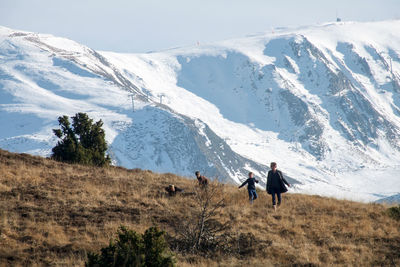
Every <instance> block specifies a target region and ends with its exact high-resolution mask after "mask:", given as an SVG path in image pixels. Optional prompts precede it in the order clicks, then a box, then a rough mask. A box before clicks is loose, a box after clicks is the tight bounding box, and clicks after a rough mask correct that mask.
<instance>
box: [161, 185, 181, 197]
mask: <svg viewBox="0 0 400 267" xmlns="http://www.w3.org/2000/svg"><path fill="white" fill-rule="evenodd" d="M165 191H167V192H168V195H169V196H170V197H172V196H176V193H177V192H182V191H183V189H181V188H179V187H177V186H175V185H173V184H170V185H169V186H167V187H165Z"/></svg>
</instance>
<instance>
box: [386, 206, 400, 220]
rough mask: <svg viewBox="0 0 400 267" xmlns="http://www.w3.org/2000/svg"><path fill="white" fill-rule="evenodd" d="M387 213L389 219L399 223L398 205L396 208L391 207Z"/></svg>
mask: <svg viewBox="0 0 400 267" xmlns="http://www.w3.org/2000/svg"><path fill="white" fill-rule="evenodd" d="M387 211H388V214H389V216H390V217H391V218H393V219H395V220H397V221H400V205H399V206H398V207H391V208H389V209H388V210H387Z"/></svg>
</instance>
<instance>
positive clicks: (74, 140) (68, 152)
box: [51, 113, 111, 166]
mask: <svg viewBox="0 0 400 267" xmlns="http://www.w3.org/2000/svg"><path fill="white" fill-rule="evenodd" d="M58 122H59V125H60V129H53V132H54V134H55V135H56V136H57V137H58V138H60V139H61V140H60V141H58V142H57V145H56V146H55V147H54V148H53V149H52V152H53V153H52V156H51V157H52V158H53V159H55V160H58V161H64V162H69V163H80V164H88V165H96V166H104V165H108V164H110V162H111V160H110V158H109V156H108V155H107V156H106V154H105V153H106V151H107V143H106V140H105V132H104V130H103V129H102V126H103V122H102V121H101V120H99V121H98V122H96V123H93V120H92V119H90V118H89V116H88V115H87V114H86V113H77V114H75V116H73V117H72V126H71V123H70V122H69V118H68V116H65V115H64V116H62V117H59V118H58Z"/></svg>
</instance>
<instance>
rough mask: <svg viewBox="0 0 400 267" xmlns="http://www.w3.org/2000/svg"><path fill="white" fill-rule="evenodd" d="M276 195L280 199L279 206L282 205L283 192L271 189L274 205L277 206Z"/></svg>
mask: <svg viewBox="0 0 400 267" xmlns="http://www.w3.org/2000/svg"><path fill="white" fill-rule="evenodd" d="M275 194H276V196H277V197H278V206H279V205H280V204H281V200H282V199H281V190H280V189H277V188H271V195H272V205H274V206H275V205H276V199H275Z"/></svg>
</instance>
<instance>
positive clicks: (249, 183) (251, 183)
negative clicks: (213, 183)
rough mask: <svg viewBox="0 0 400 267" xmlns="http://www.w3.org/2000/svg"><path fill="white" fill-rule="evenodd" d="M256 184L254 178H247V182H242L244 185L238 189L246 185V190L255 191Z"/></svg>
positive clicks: (256, 181)
mask: <svg viewBox="0 0 400 267" xmlns="http://www.w3.org/2000/svg"><path fill="white" fill-rule="evenodd" d="M256 183H258V180H256V178H247V180H246V181H244V183H243V184H242V185H241V186H239V188H241V187H243V186H245V185H246V184H247V190H256Z"/></svg>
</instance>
